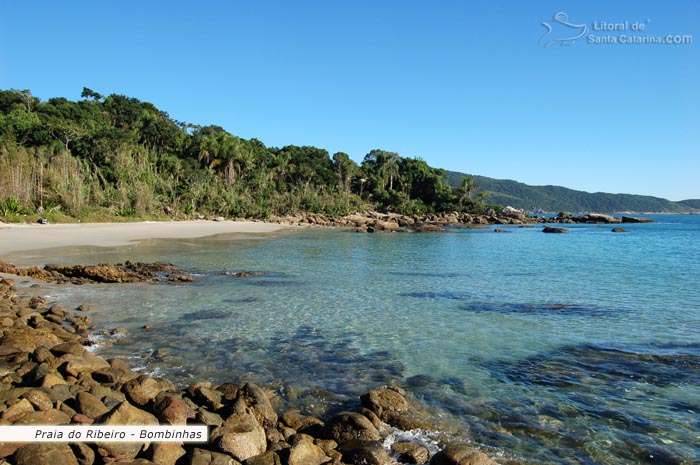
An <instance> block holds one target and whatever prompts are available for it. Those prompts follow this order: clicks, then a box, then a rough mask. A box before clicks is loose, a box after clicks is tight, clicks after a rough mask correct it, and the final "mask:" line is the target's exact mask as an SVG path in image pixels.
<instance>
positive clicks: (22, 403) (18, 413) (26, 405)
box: [0, 399, 34, 425]
mask: <svg viewBox="0 0 700 465" xmlns="http://www.w3.org/2000/svg"><path fill="white" fill-rule="evenodd" d="M33 411H34V406H33V405H32V404H31V402H29V401H28V400H27V399H20V400H19V401H17V402H15V403H14V404H12V405H11V406H10V407H9V408H7V409H6V410H5V411H4V412H2V415H0V424H3V425H10V424H12V423H14V422H15V421H17V420H18V419H19V418H21V417H22V416H24V415H26V414H28V413H29V412H33Z"/></svg>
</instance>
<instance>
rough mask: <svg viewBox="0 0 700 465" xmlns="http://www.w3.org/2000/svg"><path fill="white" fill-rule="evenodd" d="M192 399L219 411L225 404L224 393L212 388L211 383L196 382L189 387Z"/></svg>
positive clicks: (209, 408)
mask: <svg viewBox="0 0 700 465" xmlns="http://www.w3.org/2000/svg"><path fill="white" fill-rule="evenodd" d="M188 392H189V393H190V395H191V396H192V399H193V400H194V401H195V402H197V403H198V404H203V405H205V406H206V407H207V409H208V410H213V411H217V410H219V409H220V408H222V407H223V406H224V404H223V403H221V401H222V400H223V398H224V394H223V393H222V392H220V391H217V390H216V389H212V388H211V383H195V384H193V385H192V386H190V387H189V388H188Z"/></svg>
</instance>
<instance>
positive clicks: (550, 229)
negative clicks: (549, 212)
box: [542, 226, 571, 234]
mask: <svg viewBox="0 0 700 465" xmlns="http://www.w3.org/2000/svg"><path fill="white" fill-rule="evenodd" d="M542 232H543V233H554V234H557V233H559V234H562V233H570V232H571V230H570V229H566V228H554V227H551V226H545V227H544V228H543V229H542Z"/></svg>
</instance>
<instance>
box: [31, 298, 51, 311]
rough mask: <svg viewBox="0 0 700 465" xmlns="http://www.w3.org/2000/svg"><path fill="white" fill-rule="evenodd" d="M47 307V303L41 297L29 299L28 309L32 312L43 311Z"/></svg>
mask: <svg viewBox="0 0 700 465" xmlns="http://www.w3.org/2000/svg"><path fill="white" fill-rule="evenodd" d="M48 305H49V301H48V300H46V299H45V298H43V297H39V296H34V297H32V298H31V299H29V308H33V309H34V310H41V309H45V308H46V307H47V306H48Z"/></svg>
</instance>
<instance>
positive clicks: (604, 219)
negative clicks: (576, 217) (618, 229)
mask: <svg viewBox="0 0 700 465" xmlns="http://www.w3.org/2000/svg"><path fill="white" fill-rule="evenodd" d="M584 218H585V220H586V222H588V223H620V222H621V221H620V219H619V218H615V217H614V216H610V215H603V214H601V213H589V214H588V215H584Z"/></svg>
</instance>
